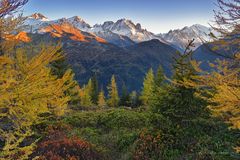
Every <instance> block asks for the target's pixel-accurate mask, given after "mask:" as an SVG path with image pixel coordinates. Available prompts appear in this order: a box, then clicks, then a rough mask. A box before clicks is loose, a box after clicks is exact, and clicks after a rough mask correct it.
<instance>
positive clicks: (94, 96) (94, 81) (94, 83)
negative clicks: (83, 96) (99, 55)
mask: <svg viewBox="0 0 240 160" xmlns="http://www.w3.org/2000/svg"><path fill="white" fill-rule="evenodd" d="M98 94H99V88H98V79H97V73H94V76H93V78H92V93H91V97H92V102H93V103H94V104H97V102H98Z"/></svg>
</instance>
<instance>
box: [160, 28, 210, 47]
mask: <svg viewBox="0 0 240 160" xmlns="http://www.w3.org/2000/svg"><path fill="white" fill-rule="evenodd" d="M211 32H213V31H212V29H211V28H210V27H206V26H203V25H201V24H194V25H192V26H190V27H187V26H186V27H184V28H182V29H176V30H170V31H169V32H168V33H165V34H161V35H159V36H160V37H162V38H163V39H164V40H166V41H167V42H169V43H171V44H173V45H175V46H177V47H179V48H180V49H182V50H184V49H185V47H186V45H187V43H188V41H189V40H192V39H195V41H194V43H195V46H196V48H197V47H199V46H200V45H201V44H202V43H203V41H211V37H210V36H209V34H210V33H211Z"/></svg>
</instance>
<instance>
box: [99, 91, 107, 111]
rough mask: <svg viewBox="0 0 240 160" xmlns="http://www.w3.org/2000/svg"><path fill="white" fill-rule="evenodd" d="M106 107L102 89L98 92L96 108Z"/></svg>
mask: <svg viewBox="0 0 240 160" xmlns="http://www.w3.org/2000/svg"><path fill="white" fill-rule="evenodd" d="M106 105H107V103H106V100H105V95H104V91H103V89H102V90H101V91H100V92H99V95H98V107H105V106H106Z"/></svg>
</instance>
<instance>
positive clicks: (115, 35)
mask: <svg viewBox="0 0 240 160" xmlns="http://www.w3.org/2000/svg"><path fill="white" fill-rule="evenodd" d="M63 22H64V23H69V24H71V25H72V26H74V27H75V28H77V29H79V30H81V31H84V32H88V33H92V34H95V35H96V36H98V37H101V38H103V39H105V40H106V41H108V42H109V43H113V44H115V45H118V46H120V47H126V46H130V45H134V44H135V43H139V42H144V41H149V40H152V39H158V40H159V41H161V42H163V43H165V44H168V45H171V46H173V47H174V48H176V49H178V50H180V51H182V50H184V48H185V46H186V44H187V43H188V40H192V39H195V49H196V48H198V47H199V46H200V45H201V44H202V42H203V41H204V40H207V41H209V40H211V37H210V36H209V34H210V33H211V32H213V31H212V29H211V28H209V27H206V26H203V25H199V24H196V25H193V26H190V27H184V28H183V29H177V30H170V31H169V32H168V33H162V34H157V35H156V34H154V33H152V32H149V31H147V30H146V29H143V28H142V26H141V24H139V23H137V24H135V23H133V22H132V21H131V20H127V19H120V20H118V21H117V22H113V21H107V22H104V23H103V24H96V25H94V26H91V25H89V24H88V23H87V22H86V21H85V20H83V19H82V18H81V17H79V16H74V17H71V18H61V19H58V20H49V19H48V18H47V17H45V16H44V15H42V14H40V13H35V14H33V15H31V16H28V17H27V19H26V20H25V23H24V24H25V25H26V26H25V30H26V31H27V32H31V33H36V32H37V33H39V31H40V30H41V29H42V28H44V27H46V26H48V25H50V24H59V23H63Z"/></svg>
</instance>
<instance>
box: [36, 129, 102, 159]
mask: <svg viewBox="0 0 240 160" xmlns="http://www.w3.org/2000/svg"><path fill="white" fill-rule="evenodd" d="M48 129H49V133H48V134H47V136H46V137H45V138H44V139H43V140H42V141H41V142H40V143H39V144H38V146H37V149H36V151H35V153H34V154H33V155H35V156H39V157H38V158H37V159H39V160H48V159H51V160H97V159H101V156H100V154H99V153H98V152H97V151H96V150H95V149H94V147H93V146H92V145H91V144H90V143H89V142H87V141H84V140H81V139H79V138H77V137H72V138H69V137H67V135H66V133H65V132H64V131H62V130H61V129H59V128H57V127H53V126H51V127H49V128H48ZM66 130H68V128H65V131H66Z"/></svg>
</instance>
